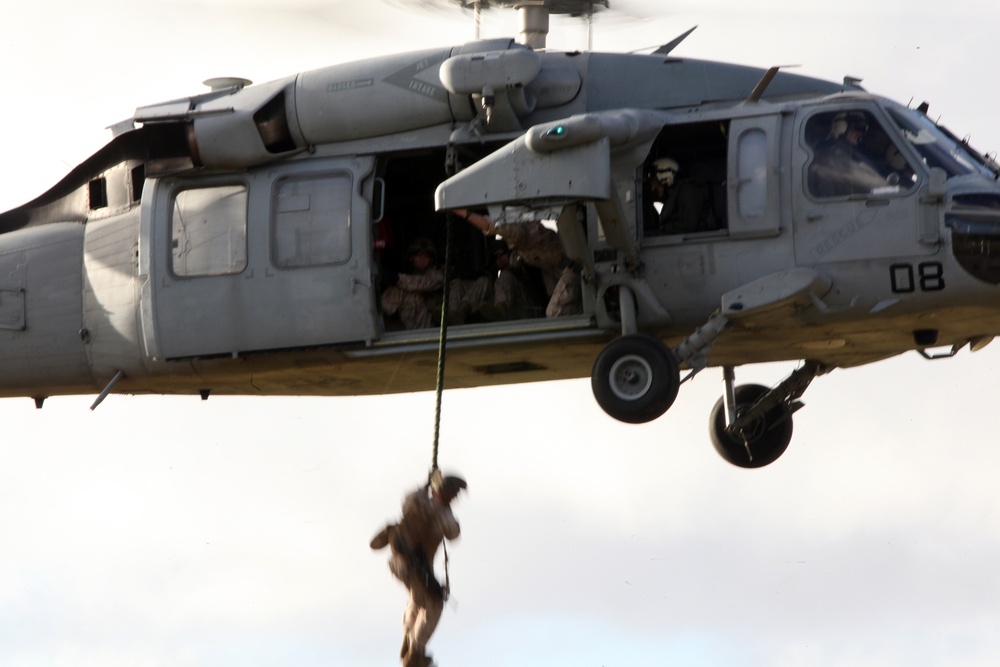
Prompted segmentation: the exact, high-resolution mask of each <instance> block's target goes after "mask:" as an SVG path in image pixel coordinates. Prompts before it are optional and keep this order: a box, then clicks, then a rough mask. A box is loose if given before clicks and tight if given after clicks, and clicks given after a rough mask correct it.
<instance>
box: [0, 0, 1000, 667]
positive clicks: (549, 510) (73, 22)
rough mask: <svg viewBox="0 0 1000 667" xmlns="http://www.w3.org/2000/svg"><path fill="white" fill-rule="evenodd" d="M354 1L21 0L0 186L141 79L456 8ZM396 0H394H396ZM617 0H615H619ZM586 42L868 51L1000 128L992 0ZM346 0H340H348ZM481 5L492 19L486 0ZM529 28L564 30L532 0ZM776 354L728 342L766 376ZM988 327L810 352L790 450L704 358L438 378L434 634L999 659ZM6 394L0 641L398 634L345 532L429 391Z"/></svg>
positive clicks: (608, 33)
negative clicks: (642, 400) (730, 403)
mask: <svg viewBox="0 0 1000 667" xmlns="http://www.w3.org/2000/svg"><path fill="white" fill-rule="evenodd" d="M402 2H403V0H393V2H392V3H382V2H376V1H375V0H367V1H365V2H363V3H361V2H346V1H338V0H325V1H324V2H321V1H319V0H317V1H315V2H306V1H304V0H286V2H284V3H281V4H280V9H275V7H278V6H279V5H277V4H275V3H265V2H259V3H258V2H252V1H250V0H212V1H204V2H196V1H194V0H191V1H188V2H183V1H179V0H170V1H169V2H167V1H163V2H160V1H156V0H89V2H86V3H80V2H75V1H74V2H59V1H55V0H36V1H35V2H33V3H31V4H30V6H29V5H27V4H23V3H22V4H19V5H18V8H17V9H14V10H10V9H8V10H7V15H6V16H5V18H4V20H3V22H2V24H0V85H3V86H4V89H5V91H6V92H5V94H4V95H3V97H2V100H3V104H2V106H0V127H3V128H4V131H3V137H4V139H3V147H4V149H3V153H2V155H3V160H2V163H0V210H7V209H9V208H12V207H14V206H16V205H18V204H21V203H23V202H25V201H27V200H29V199H31V198H33V197H35V196H37V195H38V194H40V193H41V192H43V191H44V190H46V189H47V188H48V187H50V186H51V185H52V184H54V183H55V182H56V181H57V180H58V179H59V178H60V177H62V176H63V175H64V174H65V173H67V172H68V170H69V169H70V168H71V167H72V166H74V165H75V164H77V163H79V162H80V161H81V160H83V159H84V158H85V157H87V156H88V155H89V154H91V153H92V152H94V151H95V150H97V149H98V148H99V147H100V146H101V145H102V144H103V143H104V142H105V141H106V140H107V139H108V138H109V134H108V133H107V131H106V130H104V128H105V127H106V126H108V125H111V124H113V123H115V122H117V121H119V120H121V119H123V118H127V117H129V116H131V114H132V113H133V111H134V110H135V108H136V107H137V106H141V105H145V104H150V103H154V102H158V101H163V100H167V99H173V98H177V97H182V96H186V95H191V94H194V93H197V92H200V91H201V90H202V87H201V85H200V82H201V81H203V80H204V79H207V78H209V77H214V76H243V77H247V78H250V79H253V80H254V81H257V82H264V81H267V80H270V79H274V78H278V77H281V76H284V75H287V74H291V73H294V72H296V71H302V70H307V69H314V68H317V67H322V66H324V65H327V64H332V63H336V62H343V61H346V60H350V59H353V58H361V57H369V56H374V55H378V54H380V53H390V52H395V51H402V50H410V49H418V48H424V47H432V46H445V45H451V44H459V43H462V42H464V41H466V40H467V39H471V36H472V26H471V18H469V17H468V16H467V15H466V16H463V15H462V14H461V13H460V12H456V13H442V12H423V13H418V14H412V13H408V12H402V11H400V10H399V9H398V4H399V3H402ZM394 3H395V4H394ZM612 4H616V3H612ZM618 4H619V6H622V7H623V8H625V9H628V10H629V12H630V16H629V17H627V18H623V17H621V16H617V17H612V16H610V15H607V16H605V17H602V18H601V19H600V20H598V21H597V23H596V25H595V35H594V46H595V48H596V49H603V50H615V51H625V50H630V49H635V48H640V47H645V46H655V45H657V44H661V43H665V42H667V41H669V40H670V39H672V38H673V37H675V36H676V35H677V34H679V33H681V32H683V31H685V30H687V29H688V28H690V27H691V26H693V25H698V26H699V28H698V30H697V31H695V33H694V34H692V35H691V36H690V37H689V38H688V40H687V41H686V42H685V43H684V44H683V45H682V46H681V47H680V48H679V49H678V51H677V52H676V53H677V54H679V55H683V56H690V57H697V58H706V59H712V60H732V61H738V62H741V63H745V64H750V65H756V66H762V67H766V66H770V65H774V64H800V65H801V68H800V69H799V71H801V72H802V73H804V74H809V75H814V76H821V77H825V78H830V79H834V80H840V79H841V78H842V77H843V76H844V75H852V76H856V77H860V78H863V79H864V85H865V86H866V87H867V88H868V89H869V90H871V91H873V92H876V93H880V94H884V95H886V96H888V97H892V98H894V99H897V100H899V101H901V102H904V103H906V102H908V101H910V100H911V99H912V100H914V103H919V102H921V101H924V100H927V101H929V102H930V105H931V107H930V108H931V115H932V116H933V117H935V118H938V117H940V118H941V120H942V122H943V123H945V124H946V125H948V126H949V127H950V128H951V129H952V130H953V131H955V133H956V134H958V135H960V136H965V135H971V138H972V143H973V145H975V146H976V147H978V148H980V149H982V150H986V151H994V152H995V151H997V150H998V149H1000V128H998V126H997V111H996V110H997V108H998V107H1000V92H998V90H997V81H998V77H997V73H996V67H997V62H996V36H997V30H998V28H1000V6H998V5H997V4H996V3H995V2H989V1H987V0H982V1H977V2H973V1H969V0H966V1H964V2H963V1H956V2H953V3H950V4H947V5H945V4H942V3H940V2H929V1H924V0H905V1H902V0H900V1H895V0H885V1H883V2H879V3H872V2H860V1H858V0H848V1H846V2H840V3H823V6H822V7H821V8H819V9H813V8H811V7H809V8H807V4H808V3H802V2H790V1H789V2H782V1H778V0H770V1H758V2H752V3H745V2H736V1H735V0H728V1H727V0H714V1H708V2H706V1H701V2H692V1H691V0H688V1H687V2H680V1H677V2H674V1H673V0H663V1H660V0H646V1H644V0H631V1H630V2H625V1H624V0H623V1H622V2H620V3H618ZM354 7H361V8H362V9H360V10H359V9H353V8H354ZM488 19H489V20H488V21H487V25H486V26H485V28H484V36H500V35H510V34H513V33H514V32H515V30H516V19H515V17H514V16H513V15H509V14H507V15H504V14H493V15H490V16H489V17H488ZM549 43H550V46H553V47H562V48H573V49H576V48H582V47H584V46H585V45H586V33H585V30H584V29H583V27H582V26H580V25H579V24H570V23H564V22H562V21H553V34H552V35H551V37H550V41H549ZM793 368H794V365H791V364H787V365H786V364H777V365H767V366H762V367H745V368H741V369H739V370H738V379H739V381H740V382H752V381H756V382H761V383H764V384H774V383H776V382H778V381H779V380H780V379H782V377H784V375H786V374H787V373H788V372H790V371H791V370H792V369H793ZM998 370H1000V345H994V346H991V347H987V348H986V349H985V350H983V351H981V352H978V353H975V354H971V353H969V352H968V351H964V352H963V353H962V354H960V355H959V356H958V357H956V358H955V359H951V360H945V361H937V362H927V361H925V360H923V359H921V358H919V357H918V356H917V355H915V354H909V355H905V356H904V357H900V358H897V359H893V360H890V361H886V362H882V363H878V364H874V365H872V366H869V367H865V368H860V369H853V370H838V371H835V372H834V373H832V374H830V375H828V376H824V377H821V378H819V379H817V380H816V381H815V382H814V383H813V386H812V387H811V388H810V389H809V391H808V392H807V393H806V395H805V397H804V398H805V402H806V403H807V407H806V408H805V409H804V410H802V411H800V412H798V413H797V414H796V415H795V435H794V439H793V442H792V445H791V447H790V448H789V450H788V452H787V453H786V454H785V455H784V456H783V457H782V458H781V459H780V460H779V461H778V462H777V463H776V464H774V465H773V466H770V467H768V468H765V469H762V470H753V471H747V470H740V469H736V468H734V467H732V466H730V465H728V464H726V463H725V462H723V461H722V460H721V459H719V458H718V456H717V455H716V454H715V452H714V450H713V449H712V447H711V445H710V443H709V440H708V435H707V430H708V428H707V418H708V413H709V411H710V410H711V408H712V406H713V404H714V402H715V401H716V400H717V398H718V396H719V394H720V393H721V390H722V382H721V373H719V372H718V371H717V370H709V371H706V372H705V373H703V374H702V375H700V376H699V377H698V378H697V379H696V380H695V381H694V382H693V383H691V384H689V385H685V386H684V387H683V389H682V391H681V394H680V397H679V398H678V400H677V403H676V404H675V405H674V407H673V408H672V409H671V411H670V412H669V413H668V414H667V415H665V416H664V417H662V418H661V419H659V420H657V421H655V422H653V423H652V424H647V425H643V426H629V425H625V424H620V423H618V422H615V421H613V420H612V419H610V418H609V417H607V416H605V415H604V414H603V413H602V412H601V411H600V409H599V408H598V406H597V405H596V403H595V402H594V399H593V398H592V396H591V393H590V387H589V382H588V381H587V380H577V381H568V382H558V383H545V384H539V385H532V386H515V387H505V388H497V389H478V390H464V391H450V392H447V393H446V394H445V400H444V415H443V424H442V434H441V452H440V461H441V465H442V467H444V468H445V469H446V470H449V471H455V472H459V473H461V474H462V475H463V476H465V477H466V479H467V480H468V481H469V486H470V492H469V494H468V495H467V496H464V497H463V498H462V499H461V500H460V501H459V503H458V504H457V505H456V513H457V515H458V517H459V519H460V521H461V522H462V526H463V536H462V538H461V540H460V541H459V542H457V543H456V544H455V545H454V546H453V547H452V548H451V549H450V554H451V579H452V587H453V600H452V602H451V603H449V605H448V607H447V608H446V611H445V614H444V617H443V619H442V622H441V626H440V628H439V631H438V633H437V634H436V635H435V638H434V640H433V642H432V644H431V649H432V651H433V652H434V654H435V655H436V656H437V658H438V660H439V661H440V663H441V664H442V665H446V666H447V665H487V666H497V667H501V666H502V667H512V666H514V665H517V666H524V665H528V666H535V665H538V666H542V665H544V666H550V665H551V666H557V667H563V666H566V667H568V666H570V665H572V666H578V665H587V666H594V667H601V666H607V667H611V666H622V665H623V666H645V665H649V666H660V665H685V666H687V665H713V666H714V665H718V666H720V667H721V666H726V667H729V666H732V665H748V666H758V665H759V666H768V667H772V666H788V667H793V666H794V667H803V666H806V667H812V666H816V667H832V666H845V667H846V666H850V667H859V666H860V667H865V666H867V665H871V666H873V667H874V666H878V667H886V666H895V665H899V666H900V667H902V666H904V665H905V666H906V667H911V666H921V667H930V666H939V665H940V666H946V665H947V666H949V667H952V666H955V665H962V666H975V667H987V666H989V667H993V666H994V665H996V664H998V663H1000V632H998V629H1000V572H998V563H1000V490H998V489H1000V485H998V482H997V476H998V473H1000V447H998V446H997V444H998V443H997V435H996V420H995V419H994V417H995V416H996V411H997V396H998V389H1000V378H998ZM92 401H93V397H92V396H88V397H78V398H52V399H49V401H48V402H46V404H45V407H44V409H42V410H35V409H34V406H33V404H32V402H31V401H29V400H28V399H18V400H3V401H0V424H3V429H2V436H0V545H2V547H0V663H2V664H4V665H12V666H14V667H22V666H45V667H49V666H56V667H61V666H64V665H65V666H72V667H79V666H90V665H92V666H95V667H98V666H99V667H118V666H121V667H141V666H147V665H148V666H157V667H159V666H182V667H189V666H197V667H201V666H205V667H208V666H211V667H228V666H234V667H235V666H244V665H253V666H260V667H265V666H266V667H270V666H278V665H281V666H287V665H301V666H311V665H374V666H380V665H393V664H396V663H397V659H396V655H397V650H398V646H399V642H400V634H401V633H400V616H401V613H402V610H403V606H404V604H405V593H404V591H403V588H402V587H401V586H400V585H399V584H398V583H397V582H395V580H393V579H392V578H391V575H390V574H389V572H388V570H387V568H386V565H385V553H384V552H380V553H372V552H371V551H370V550H369V549H368V546H367V544H368V540H369V539H370V537H371V535H372V534H373V533H374V532H375V531H376V530H378V529H379V528H380V527H381V525H382V524H383V523H384V522H385V521H386V520H387V519H392V518H394V517H396V515H397V514H398V509H399V502H400V500H401V498H402V496H403V495H404V494H405V493H406V492H407V491H409V490H410V489H412V488H413V487H415V486H416V485H417V484H419V483H420V482H421V480H422V479H423V478H424V477H425V475H426V472H427V468H428V466H429V463H430V456H431V444H432V432H433V410H434V396H433V395H432V394H430V393H425V394H415V395H404V396H387V397H369V398H326V399H313V398H310V399H302V398H281V399H276V398H267V399H261V398H224V397H213V398H211V399H210V400H209V401H207V402H202V401H200V400H198V398H197V397H189V398H158V397H127V396H112V397H110V398H108V399H107V400H106V401H105V402H104V403H103V404H102V405H101V406H100V407H99V408H98V409H97V410H96V411H95V412H90V411H89V410H88V409H87V408H88V406H89V405H90V403H91V402H92Z"/></svg>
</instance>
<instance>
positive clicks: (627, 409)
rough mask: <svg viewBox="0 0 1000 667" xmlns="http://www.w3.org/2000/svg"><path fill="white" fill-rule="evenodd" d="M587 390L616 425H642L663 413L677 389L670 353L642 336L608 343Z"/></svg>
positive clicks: (674, 361) (675, 366)
mask: <svg viewBox="0 0 1000 667" xmlns="http://www.w3.org/2000/svg"><path fill="white" fill-rule="evenodd" d="M590 386H591V389H593V392H594V398H596V399H597V403H598V404H599V405H600V406H601V408H602V409H603V410H604V411H605V412H606V413H608V415H610V416H611V417H614V418H615V419H617V420H618V421H622V422H627V423H629V424H642V423H645V422H649V421H652V420H654V419H656V418H657V417H659V416H660V415H662V414H663V413H664V412H666V411H667V410H668V409H669V408H670V406H671V405H673V404H674V399H676V398H677V390H678V389H679V388H680V368H679V366H678V363H677V357H675V356H674V353H673V352H672V351H671V350H670V349H669V348H668V347H667V346H666V345H664V344H663V343H661V342H660V341H659V340H657V339H655V338H653V337H651V336H645V335H642V334H630V335H627V336H621V337H619V338H616V339H614V340H612V341H611V342H610V343H608V344H607V345H606V346H605V348H604V349H603V350H601V353H600V354H599V355H597V359H596V360H595V361H594V368H593V370H592V371H591V374H590Z"/></svg>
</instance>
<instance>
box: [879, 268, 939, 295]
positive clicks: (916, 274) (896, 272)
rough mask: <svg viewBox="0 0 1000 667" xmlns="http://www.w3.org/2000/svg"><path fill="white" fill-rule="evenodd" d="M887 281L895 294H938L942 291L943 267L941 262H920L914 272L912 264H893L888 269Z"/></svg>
mask: <svg viewBox="0 0 1000 667" xmlns="http://www.w3.org/2000/svg"><path fill="white" fill-rule="evenodd" d="M889 280H890V282H891V283H892V291H893V292H894V293H896V294H909V293H911V292H916V291H917V290H920V291H921V292H940V291H941V290H943V289H944V266H943V265H942V264H941V262H921V263H920V264H917V266H916V270H915V271H914V267H913V265H912V264H893V265H892V266H890V267H889Z"/></svg>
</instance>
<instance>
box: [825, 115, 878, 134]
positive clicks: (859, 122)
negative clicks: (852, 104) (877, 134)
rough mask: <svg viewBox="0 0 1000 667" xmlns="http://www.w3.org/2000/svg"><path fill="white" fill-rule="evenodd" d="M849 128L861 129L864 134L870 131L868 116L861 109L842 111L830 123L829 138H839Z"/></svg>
mask: <svg viewBox="0 0 1000 667" xmlns="http://www.w3.org/2000/svg"><path fill="white" fill-rule="evenodd" d="M848 129H854V130H860V131H861V134H862V135H864V134H865V133H866V132H867V131H868V117H867V116H865V114H864V113H862V112H860V111H841V112H840V113H838V114H837V115H836V116H834V117H833V122H832V123H830V134H829V138H830V139H837V138H839V137H841V136H843V134H844V133H845V132H847V130H848Z"/></svg>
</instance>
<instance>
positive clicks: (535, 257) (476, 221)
mask: <svg viewBox="0 0 1000 667" xmlns="http://www.w3.org/2000/svg"><path fill="white" fill-rule="evenodd" d="M454 213H455V215H457V216H459V217H460V218H464V219H465V220H466V221H467V222H468V223H469V224H471V225H472V226H474V227H476V228H477V229H479V230H480V231H481V232H482V233H483V234H488V235H496V236H499V237H500V238H502V239H503V240H504V242H505V243H506V244H507V247H508V248H510V250H511V252H512V253H515V254H517V255H518V256H519V257H520V258H521V259H523V260H524V262H525V263H526V264H528V265H529V266H534V267H535V268H537V269H539V270H541V272H542V279H543V280H544V281H545V291H546V293H547V294H548V296H549V302H548V305H547V306H546V307H545V316H546V317H562V316H565V315H579V314H580V313H582V312H583V292H582V290H581V286H580V265H579V263H578V262H574V261H573V260H571V259H569V258H568V257H566V254H565V253H564V252H563V247H562V241H560V240H559V234H557V233H556V232H554V231H553V230H551V229H549V228H548V227H546V226H545V225H543V224H542V223H541V222H539V221H538V220H526V221H518V222H504V223H503V224H497V223H496V222H494V221H493V220H490V219H489V218H488V217H486V216H485V215H481V214H479V213H474V212H472V211H468V210H466V209H464V208H457V209H455V210H454Z"/></svg>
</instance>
